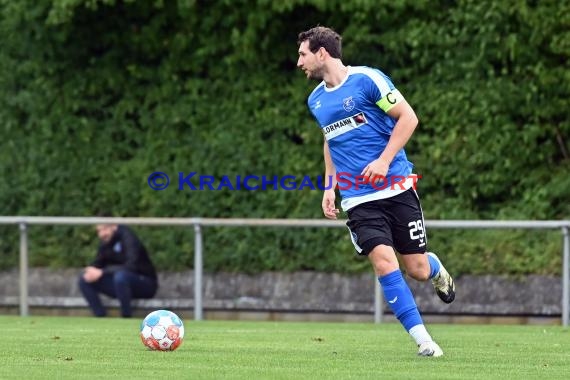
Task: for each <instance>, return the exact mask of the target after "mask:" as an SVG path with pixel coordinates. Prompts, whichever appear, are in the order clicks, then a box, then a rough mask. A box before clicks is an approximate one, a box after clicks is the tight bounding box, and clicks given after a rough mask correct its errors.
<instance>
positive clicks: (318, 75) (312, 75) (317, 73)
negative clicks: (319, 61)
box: [308, 67, 325, 82]
mask: <svg viewBox="0 0 570 380" xmlns="http://www.w3.org/2000/svg"><path fill="white" fill-rule="evenodd" d="M324 77H325V76H324V73H323V69H322V68H321V67H319V68H317V69H315V70H312V71H310V72H309V76H308V79H314V80H316V81H319V82H320V81H322V80H323V79H324Z"/></svg>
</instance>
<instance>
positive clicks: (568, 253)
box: [562, 227, 570, 327]
mask: <svg viewBox="0 0 570 380" xmlns="http://www.w3.org/2000/svg"><path fill="white" fill-rule="evenodd" d="M562 237H563V245H562V250H563V252H562V326H564V327H568V318H569V316H568V314H569V308H570V307H569V304H570V292H569V289H568V287H569V286H570V285H569V281H570V279H569V277H570V268H569V267H570V233H569V232H568V227H562Z"/></svg>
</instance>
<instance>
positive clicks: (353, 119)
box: [322, 112, 368, 140]
mask: <svg viewBox="0 0 570 380" xmlns="http://www.w3.org/2000/svg"><path fill="white" fill-rule="evenodd" d="M367 122H368V121H367V120H366V115H364V112H360V113H357V114H356V115H353V116H350V117H347V118H345V119H341V120H338V121H335V122H334V123H331V124H329V125H327V126H325V127H323V129H322V130H323V134H324V135H325V138H326V139H327V140H330V139H333V138H335V137H337V136H340V135H342V134H344V133H346V132H349V131H351V130H353V129H355V128H358V127H360V126H361V125H363V124H366V123H367Z"/></svg>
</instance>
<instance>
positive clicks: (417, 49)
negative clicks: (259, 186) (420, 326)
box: [0, 0, 570, 274]
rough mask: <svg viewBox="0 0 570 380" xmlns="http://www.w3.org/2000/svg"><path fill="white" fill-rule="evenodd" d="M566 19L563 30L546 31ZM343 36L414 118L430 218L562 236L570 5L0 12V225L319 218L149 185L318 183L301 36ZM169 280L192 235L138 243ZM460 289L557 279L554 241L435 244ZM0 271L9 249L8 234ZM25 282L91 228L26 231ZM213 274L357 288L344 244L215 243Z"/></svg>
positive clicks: (110, 0)
mask: <svg viewBox="0 0 570 380" xmlns="http://www.w3.org/2000/svg"><path fill="white" fill-rule="evenodd" d="M554 15H558V16H554ZM317 24H320V25H326V26H330V27H333V28H334V29H335V30H337V31H338V32H340V33H341V34H342V35H343V41H344V44H343V47H344V61H345V63H346V64H351V65H368V66H375V67H379V68H381V69H382V70H383V71H384V72H385V73H387V74H388V75H390V76H391V77H392V79H393V81H394V82H395V83H396V85H397V87H398V88H399V89H400V90H401V91H402V93H403V94H404V95H405V96H406V98H407V99H408V101H409V102H410V103H411V104H412V106H413V107H414V108H415V110H416V112H417V114H418V116H419V118H420V126H419V128H418V129H417V131H416V133H415V135H414V136H413V138H412V140H411V141H410V143H409V144H408V146H407V151H408V155H409V157H410V158H411V160H412V161H413V162H414V163H415V166H416V171H417V173H418V174H420V175H421V176H422V178H423V179H422V181H421V182H420V187H419V192H420V195H421V197H422V202H423V207H424V212H425V216H426V218H427V219H568V218H570V202H569V200H570V175H569V173H570V170H569V169H570V154H569V150H570V146H569V143H568V138H569V136H570V121H569V119H570V117H569V109H570V104H569V102H570V70H569V67H568V66H569V65H568V58H569V55H570V3H568V2H559V1H555V0H544V1H531V0H505V1H502V2H493V1H474V0H457V1H443V0H439V1H438V0H433V1H432V0H430V1H428V0H391V1H384V0H352V1H346V0H342V1H341V0H284V1H277V2H274V1H270V0H256V1H255V0H249V1H246V0H242V1H240V0H236V1H230V0H211V1H198V0H178V1H175V0H171V1H168V0H163V1H161V0H152V1H151V0H130V1H129V0H123V1H120V0H42V1H32V0H20V1H11V0H0V43H1V46H2V48H1V49H0V68H1V69H0V104H1V106H0V128H1V131H2V133H1V141H0V148H1V149H0V170H1V172H2V177H3V178H2V181H0V214H2V215H46V216H48V215H50V216H92V215H94V214H97V213H99V212H102V211H106V210H111V211H112V212H113V213H114V215H116V216H133V217H137V216H141V217H145V216H146V217H150V216H153V217H194V216H201V217H258V218H322V215H321V210H320V201H321V192H320V191H313V190H310V189H304V190H300V191H284V190H273V189H271V190H267V191H247V190H239V191H230V190H228V189H225V190H220V191H216V190H204V191H190V190H188V188H186V190H184V191H180V190H178V189H177V187H176V183H174V185H173V184H171V186H170V187H169V188H168V189H166V190H163V191H153V190H151V189H150V188H149V186H148V185H147V177H148V176H149V175H150V174H151V173H152V172H155V171H162V172H165V173H167V174H169V175H170V177H171V180H174V182H176V179H177V173H178V172H183V173H185V174H188V173H190V172H196V173H198V174H197V175H201V174H202V175H212V176H215V177H216V178H220V177H221V176H223V175H228V176H230V177H235V176H236V175H242V176H243V175H248V174H255V175H259V176H261V175H265V176H274V175H278V176H284V175H296V176H304V175H311V176H317V175H320V174H322V171H323V163H322V151H321V148H322V146H321V141H322V140H321V139H322V136H321V133H320V132H319V130H318V128H317V127H316V126H315V123H314V121H313V120H312V119H311V117H310V114H309V112H308V110H307V108H306V104H305V101H306V97H307V95H308V94H309V92H310V91H311V90H312V88H313V87H314V86H315V84H316V83H311V82H308V81H307V80H306V79H305V77H304V75H303V74H302V73H301V72H300V71H299V70H298V69H296V60H297V45H296V39H297V34H298V33H299V32H300V31H302V30H306V29H308V28H310V27H312V26H315V25H317ZM135 229H136V230H137V231H139V233H140V234H141V235H142V236H143V239H144V241H145V243H146V244H147V245H148V246H149V248H150V249H151V250H152V252H153V255H154V257H155V260H156V262H157V264H158V266H159V268H161V269H165V270H176V269H185V268H188V267H191V265H192V262H193V238H192V236H193V235H192V231H191V230H187V229H183V228H150V227H144V228H143V227H140V228H138V227H137V228H135ZM429 234H430V248H431V249H433V250H436V251H438V252H440V254H441V256H442V257H443V258H444V259H445V260H446V263H447V266H449V267H450V270H452V271H454V272H456V273H489V272H490V273H511V274H525V273H559V271H560V266H561V265H560V262H561V258H560V247H561V244H560V233H559V232H552V233H546V232H544V231H541V232H526V231H473V230H469V231H460V230H445V231H443V230H442V231H440V230H434V229H431V230H430V231H429ZM0 235H1V238H0V239H1V240H0V266H2V267H10V266H13V265H15V264H16V263H17V249H18V246H17V244H18V240H17V239H18V234H17V229H16V228H15V227H14V226H3V227H0ZM30 236H31V243H30V244H31V247H30V248H31V252H32V257H31V260H32V264H33V265H37V266H43V265H49V266H82V265H84V264H86V263H87V262H88V261H89V260H90V258H91V257H92V256H93V254H94V252H93V251H94V249H95V244H96V242H95V241H94V240H95V235H94V231H93V229H92V228H88V227H49V226H45V227H43V226H33V227H30ZM205 236H206V240H205V252H206V259H205V266H206V269H207V270H210V271H221V270H235V271H248V272H258V271H264V270H285V271H289V270H319V271H337V272H356V271H361V270H365V269H366V270H367V269H368V264H367V263H366V261H364V260H361V259H357V258H354V256H353V253H352V252H353V250H352V247H351V243H350V241H349V239H348V234H347V233H346V231H345V230H344V229H306V230H305V229H290V230H282V229H272V228H255V229H247V228H208V229H206V231H205Z"/></svg>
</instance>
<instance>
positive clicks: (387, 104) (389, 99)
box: [376, 89, 404, 112]
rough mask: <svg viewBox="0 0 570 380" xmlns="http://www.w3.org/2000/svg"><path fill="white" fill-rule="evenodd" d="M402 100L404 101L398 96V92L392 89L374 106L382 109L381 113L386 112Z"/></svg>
mask: <svg viewBox="0 0 570 380" xmlns="http://www.w3.org/2000/svg"><path fill="white" fill-rule="evenodd" d="M402 100H404V97H403V96H402V94H400V91H398V90H396V89H393V90H392V91H390V92H389V93H387V94H386V95H384V96H383V97H382V99H380V100H379V101H377V102H376V104H377V105H378V107H380V108H381V109H382V111H384V112H388V111H390V110H391V109H392V107H394V106H395V105H396V104H398V103H400V102H401V101H402Z"/></svg>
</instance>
